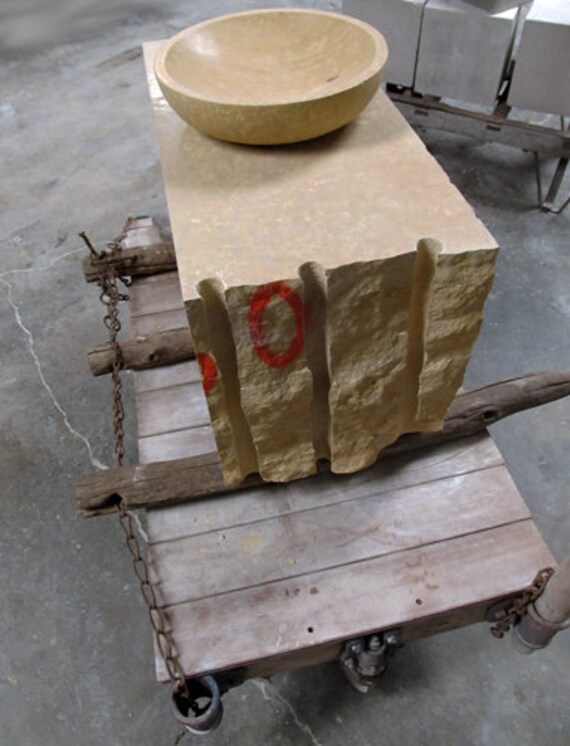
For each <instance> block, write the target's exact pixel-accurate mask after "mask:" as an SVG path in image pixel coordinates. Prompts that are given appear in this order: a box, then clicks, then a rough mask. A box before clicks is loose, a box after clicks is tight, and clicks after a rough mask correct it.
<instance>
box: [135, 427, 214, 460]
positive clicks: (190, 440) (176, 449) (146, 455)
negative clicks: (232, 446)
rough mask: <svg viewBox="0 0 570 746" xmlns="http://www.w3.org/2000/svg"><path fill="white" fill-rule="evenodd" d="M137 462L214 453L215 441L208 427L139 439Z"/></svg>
mask: <svg viewBox="0 0 570 746" xmlns="http://www.w3.org/2000/svg"><path fill="white" fill-rule="evenodd" d="M138 446H139V462H140V463H141V464H148V463H150V462H153V461H154V462H156V461H171V460H172V459H182V458H187V457H193V456H203V455H206V454H208V453H209V454H211V453H214V452H215V450H216V441H215V440H214V435H213V433H212V428H211V427H210V425H204V426H203V427H193V428H190V429H188V430H178V431H176V432H174V433H161V434H160V435H150V436H148V437H147V438H139V441H138Z"/></svg>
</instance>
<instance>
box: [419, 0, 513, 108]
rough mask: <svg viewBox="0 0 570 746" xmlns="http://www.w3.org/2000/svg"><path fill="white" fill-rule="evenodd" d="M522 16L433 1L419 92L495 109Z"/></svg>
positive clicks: (421, 54) (421, 60) (426, 23)
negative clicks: (518, 20)
mask: <svg viewBox="0 0 570 746" xmlns="http://www.w3.org/2000/svg"><path fill="white" fill-rule="evenodd" d="M518 12H519V11H518V9H517V8H514V9H511V10H507V11H504V12H502V13H495V14H491V13H487V12H486V11H484V10H482V9H481V8H479V7H476V6H475V5H471V4H469V3H467V2H462V0H429V1H428V3H427V5H426V6H425V9H424V18H423V24H422V33H421V39H420V48H419V54H418V66H417V73H416V80H415V88H416V90H417V91H419V92H420V93H424V94H430V95H434V96H440V97H442V98H451V99H457V100H460V101H466V102H470V103H474V104H482V105H484V106H490V107H491V106H493V105H494V103H495V100H496V97H497V94H498V91H499V87H500V85H501V81H502V80H503V75H504V72H505V68H506V65H507V64H508V62H509V59H510V54H511V49H512V45H513V41H514V34H515V31H516V25H517V17H518Z"/></svg>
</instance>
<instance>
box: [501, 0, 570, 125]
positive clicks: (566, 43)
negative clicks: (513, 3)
mask: <svg viewBox="0 0 570 746" xmlns="http://www.w3.org/2000/svg"><path fill="white" fill-rule="evenodd" d="M569 70H570V3H568V1H567V0H535V1H534V3H533V5H532V7H531V9H530V11H529V13H528V16H527V17H526V20H525V23H524V26H523V30H522V37H521V42H520V46H519V49H518V52H517V57H516V64H515V69H514V72H513V80H512V84H511V88H510V91H509V98H508V102H509V104H510V105H511V106H517V107H519V108H521V109H530V110H533V111H544V112H548V113H551V114H560V115H561V116H570V80H569V78H568V73H569Z"/></svg>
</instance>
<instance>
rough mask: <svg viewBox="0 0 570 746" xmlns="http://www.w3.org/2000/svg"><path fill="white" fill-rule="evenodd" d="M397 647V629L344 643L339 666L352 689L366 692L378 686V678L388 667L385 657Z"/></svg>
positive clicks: (398, 632) (398, 631)
mask: <svg viewBox="0 0 570 746" xmlns="http://www.w3.org/2000/svg"><path fill="white" fill-rule="evenodd" d="M397 647H400V630H398V629H395V630H389V631H386V632H379V633H376V634H373V635H369V636H368V637H358V638H356V639H354V640H349V641H348V642H347V643H345V645H344V647H343V649H342V652H341V654H340V667H341V670H342V672H343V674H344V675H345V677H346V679H347V680H348V683H349V684H350V685H351V686H352V687H353V689H356V691H357V692H360V693H361V694H368V692H369V691H370V690H371V689H373V688H374V687H376V686H378V680H379V679H380V677H381V676H382V674H383V673H384V672H385V671H386V668H387V667H388V661H387V657H388V655H390V653H391V652H392V651H393V650H394V649H395V648H397Z"/></svg>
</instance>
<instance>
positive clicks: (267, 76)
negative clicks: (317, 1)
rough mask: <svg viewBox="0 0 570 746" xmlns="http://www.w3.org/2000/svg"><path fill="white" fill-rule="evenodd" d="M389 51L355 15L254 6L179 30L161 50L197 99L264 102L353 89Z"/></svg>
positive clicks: (171, 69)
mask: <svg viewBox="0 0 570 746" xmlns="http://www.w3.org/2000/svg"><path fill="white" fill-rule="evenodd" d="M386 55H387V52H386V48H385V45H384V44H383V40H382V37H381V36H380V34H376V33H375V32H374V30H373V29H369V28H368V27H367V26H365V25H363V24H360V23H358V22H356V23H355V22H354V21H353V20H352V19H347V18H346V17H343V16H340V15H334V14H328V13H318V12H310V11H308V12H299V11H290V10H283V11H265V12H264V11H259V12H253V13H244V14H239V15H234V16H225V17H221V18H218V19H214V20H213V21H209V22H206V23H204V24H200V25H198V26H194V27H191V28H189V29H187V30H186V31H185V32H182V33H181V34H179V35H178V36H177V37H175V38H174V40H173V41H172V43H171V45H170V47H169V48H168V50H167V52H166V55H165V57H164V71H165V72H166V73H167V75H168V76H169V77H170V78H171V80H172V81H174V82H175V84H176V86H177V87H179V88H181V89H183V90H184V91H185V92H186V93H188V94H189V95H192V96H195V97H197V98H200V99H203V100H210V101H218V102H224V103H241V104H259V105H266V104H274V103H286V102H290V101H303V100H307V99H311V98H315V97H321V96H326V95H330V94H333V93H336V92H338V91H340V90H343V89H345V88H350V87H352V86H353V85H356V84H357V83H359V82H360V81H361V80H364V79H366V78H367V77H368V76H369V75H371V74H373V73H374V72H377V70H378V69H380V67H381V66H382V64H383V62H384V61H385V57H386Z"/></svg>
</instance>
